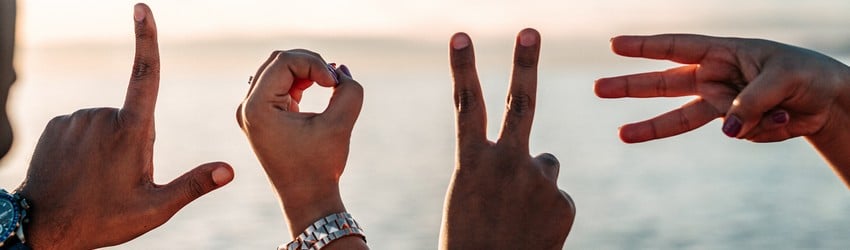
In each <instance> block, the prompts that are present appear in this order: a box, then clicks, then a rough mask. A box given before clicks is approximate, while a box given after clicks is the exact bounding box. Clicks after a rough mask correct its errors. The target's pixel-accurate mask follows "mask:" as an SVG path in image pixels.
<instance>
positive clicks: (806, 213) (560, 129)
mask: <svg viewBox="0 0 850 250" xmlns="http://www.w3.org/2000/svg"><path fill="white" fill-rule="evenodd" d="M501 40H504V41H508V42H509V41H512V39H511V36H505V37H504V38H501ZM504 41H502V42H500V41H488V42H487V43H483V42H482V43H481V44H480V45H477V48H478V52H479V56H478V59H479V69H480V73H481V75H482V76H481V78H482V82H483V83H484V91H485V96H486V99H487V105H488V108H489V110H490V115H489V119H490V130H489V134H490V135H491V138H495V135H496V134H497V132H498V128H499V123H500V120H501V116H502V109H503V108H502V107H503V106H504V105H503V104H502V102H503V101H504V94H505V92H506V89H507V79H508V76H509V75H508V72H509V69H510V61H511V45H510V44H509V43H506V42H504ZM547 42H548V41H547V40H545V36H544V48H543V53H544V55H543V59H542V63H541V69H540V85H539V94H538V97H539V100H538V110H537V113H536V119H535V124H534V131H533V134H532V139H531V142H532V145H531V151H532V152H533V153H535V154H536V153H542V152H551V153H553V154H555V155H557V156H558V157H559V159H560V160H561V163H562V167H561V173H560V179H559V185H560V187H561V188H563V189H565V190H567V191H568V192H569V193H570V194H571V195H572V197H573V198H574V199H575V201H576V203H577V207H578V217H577V220H576V224H575V226H574V227H573V231H572V233H571V235H570V237H569V239H568V241H567V244H566V246H565V248H570V249H635V248H637V249H682V248H694V249H752V248H760V249H799V248H816V249H830V248H832V249H835V248H846V247H847V246H849V245H850V237H847V235H850V216H847V211H850V195H848V192H847V190H846V188H845V187H844V186H843V184H842V183H841V182H840V181H839V180H838V178H837V177H835V176H834V175H833V173H832V172H831V170H830V169H829V168H828V166H826V164H824V163H823V162H822V160H821V159H820V158H819V157H818V155H817V154H816V152H814V151H813V150H812V149H811V148H810V147H809V146H808V144H807V143H806V142H805V141H804V140H802V139H793V140H789V141H787V142H783V143H774V144H763V145H757V144H752V143H748V142H743V141H736V140H730V139H727V138H725V137H724V136H723V135H722V134H721V132H720V122H719V121H715V122H713V123H711V124H709V125H707V126H706V127H704V128H702V129H700V130H698V131H696V132H693V133H690V134H686V135H683V136H679V137H676V138H670V139H666V140H661V141H656V142H650V143H645V144H640V145H626V144H623V143H621V142H619V140H618V139H617V136H616V135H617V127H618V126H620V125H621V124H623V123H626V122H631V121H637V120H641V119H645V118H649V117H652V116H654V115H656V114H659V113H662V112H665V111H667V110H669V109H671V108H674V107H677V106H678V105H681V104H683V103H685V102H687V101H688V98H679V99H667V100H650V99H642V100H637V99H635V100H601V99H597V98H596V97H595V96H594V95H593V93H592V84H593V81H594V80H595V79H596V78H598V77H602V76H611V75H618V74H626V73H635V72H643V71H647V70H662V69H664V68H667V67H670V66H672V64H670V63H666V62H653V61H645V60H637V59H623V58H617V57H615V56H613V55H610V54H608V52H607V51H608V50H607V44H606V43H605V40H604V39H602V40H600V41H585V42H584V43H577V44H573V43H570V42H557V41H552V42H548V43H547ZM161 47H162V50H163V53H162V67H163V69H162V72H163V75H162V84H161V87H160V95H159V102H158V107H157V114H156V119H157V121H156V123H157V124H156V125H157V141H156V146H155V149H154V150H155V159H154V164H155V168H156V173H155V179H156V180H157V181H158V182H159V183H166V182H168V181H170V180H171V179H173V178H175V177H177V176H179V175H180V174H182V173H183V172H185V171H188V170H189V169H191V168H193V167H194V166H197V165H198V164H201V163H203V162H208V161H225V162H229V163H230V164H232V165H233V166H234V167H235V170H236V179H235V180H234V181H233V182H232V183H231V184H230V185H228V186H227V187H225V188H222V189H220V190H218V191H214V192H213V193H211V194H209V195H207V196H205V197H203V198H201V199H199V200H197V201H196V202H194V203H192V204H190V205H189V206H187V207H186V208H184V209H183V210H182V211H181V212H180V213H178V214H177V215H176V216H175V217H174V218H172V219H171V221H169V222H168V223H167V224H165V225H163V226H161V227H160V228H157V229H156V230H153V231H151V232H150V233H148V234H146V235H144V236H142V237H140V238H138V239H136V240H134V241H131V242H129V243H127V244H125V245H122V246H119V247H115V248H116V249H173V248H175V247H177V248H185V249H273V248H275V247H276V246H277V245H279V244H281V243H283V242H284V241H285V240H288V239H289V236H288V235H289V233H288V231H287V228H286V226H285V222H284V220H283V218H282V216H281V214H280V210H279V206H278V204H277V201H276V199H275V198H274V197H275V196H274V194H273V192H272V190H271V188H270V185H269V184H268V182H267V180H266V177H265V174H264V173H263V171H262V169H261V167H260V165H259V164H258V163H257V161H256V159H255V158H254V155H253V153H252V152H251V150H250V149H249V146H248V143H247V141H246V139H245V138H244V136H243V135H242V133H241V131H240V130H239V128H238V126H237V125H236V122H235V120H234V112H235V108H236V106H237V105H238V103H239V102H240V101H241V99H242V98H243V97H244V95H245V93H246V91H247V87H248V86H247V85H246V82H247V79H248V76H249V75H251V74H253V72H254V71H255V70H256V68H255V67H257V66H258V65H259V64H260V63H261V62H262V60H264V59H265V58H266V56H267V54H268V53H269V52H270V51H271V50H273V49H280V48H294V47H310V48H322V49H320V50H318V51H319V52H320V53H323V54H324V55H326V59H327V60H328V61H334V62H338V63H345V64H347V65H349V66H350V67H351V70H352V72H353V74H354V77H355V78H356V79H357V80H359V81H360V82H361V83H362V84H363V85H364V86H365V88H366V101H365V105H364V109H363V113H362V114H361V116H360V119H359V121H358V123H357V126H356V128H355V130H354V135H353V138H352V150H351V155H350V159H349V161H348V166H347V168H346V172H345V175H344V177H343V179H342V193H343V197H344V199H345V201H346V206H347V208H348V209H349V211H350V212H351V213H353V214H354V215H355V216H356V218H357V219H358V220H359V221H360V222H361V223H362V224H363V225H365V228H366V231H367V233H368V235H369V243H370V245H371V246H372V247H373V248H374V249H435V248H436V243H437V238H438V233H439V225H440V218H441V209H442V203H443V195H444V193H445V189H446V187H447V185H448V180H449V177H450V175H451V172H452V167H453V160H454V159H453V158H454V120H453V119H454V118H453V113H452V101H451V100H452V99H451V87H450V77H449V76H450V75H449V69H448V66H447V58H446V51H445V50H446V48H444V45H443V44H422V43H416V42H412V41H403V40H398V41H396V40H386V41H383V40H381V41H371V40H352V41H347V42H331V41H326V40H310V39H294V40H293V39H279V40H271V41H264V42H233V43H225V42H211V43H209V44H206V43H195V44H192V45H190V44H162V45H161ZM352 48H362V49H352ZM20 56H21V61H20V67H21V77H22V78H21V80H20V81H19V82H18V83H16V85H15V89H14V92H13V97H12V104H11V106H12V107H13V110H12V117H14V118H15V120H14V126H15V129H16V135H17V137H16V141H15V143H16V144H15V148H14V149H13V152H12V153H11V155H10V156H8V157H7V159H4V161H3V165H4V166H3V168H2V169H1V170H0V183H2V184H3V186H4V187H6V188H12V187H14V186H15V185H16V184H17V183H19V182H20V181H21V180H22V179H23V175H24V173H25V167H26V166H27V163H28V162H29V160H30V156H29V155H30V153H31V152H32V150H33V148H34V144H35V142H36V140H37V138H38V136H39V134H40V132H41V130H42V129H43V127H44V125H45V124H46V123H47V121H48V120H49V119H50V118H52V117H53V116H56V115H61V114H66V113H71V112H73V111H74V110H76V109H79V108H86V107H97V106H114V107H116V106H119V105H121V103H122V100H123V97H124V90H125V88H126V82H127V79H128V77H129V70H130V66H131V56H132V47H131V46H129V45H109V46H89V47H87V46H82V45H80V46H77V45H69V46H68V47H61V48H48V49H38V50H36V49H30V50H24V51H22V52H21V53H20ZM844 61H845V62H848V60H847V59H846V58H845V59H844ZM329 93H330V92H329V91H328V90H326V89H318V88H314V89H310V90H309V92H308V94H307V95H306V97H305V103H304V106H305V109H306V110H312V111H320V110H322V109H323V108H324V106H325V104H324V103H325V102H326V100H327V97H328V96H329ZM81 202H82V201H81Z"/></svg>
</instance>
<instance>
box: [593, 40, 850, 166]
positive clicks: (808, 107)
mask: <svg viewBox="0 0 850 250" xmlns="http://www.w3.org/2000/svg"><path fill="white" fill-rule="evenodd" d="M611 47H612V49H613V50H614V52H615V53H617V54H619V55H623V56H629V57H643V58H650V59H666V60H671V61H674V62H678V63H683V64H687V65H685V66H681V67H677V68H673V69H669V70H666V71H663V72H650V73H641V74H634V75H626V76H618V77H612V78H603V79H599V80H597V82H596V85H595V91H596V94H597V95H598V96H599V97H603V98H622V97H639V98H650V97H677V96H691V95H692V96H696V98H695V99H694V100H693V101H691V102H689V103H687V104H685V105H684V106H682V107H680V108H678V109H674V110H672V111H670V112H668V113H665V114H662V115H660V116H658V117H655V118H652V119H649V120H646V121H642V122H637V123H632V124H626V125H624V126H623V127H622V128H621V129H620V138H621V139H622V140H623V141H624V142H627V143H637V142H644V141H649V140H655V139H660V138H665V137H670V136H675V135H678V134H681V133H685V132H688V131H691V130H694V129H697V128H699V127H701V126H703V125H705V124H706V123H708V122H710V121H712V120H714V119H716V118H721V117H723V118H724V124H723V132H724V133H725V134H726V135H727V136H730V137H735V138H739V139H747V140H750V141H754V142H776V141H782V140H786V139H789V138H794V137H798V136H804V137H806V138H807V139H808V140H809V141H810V142H811V143H812V144H813V145H814V146H815V147H816V148H817V149H818V150H819V151H820V152H821V154H822V155H823V156H824V157H825V158H826V159H827V161H829V162H830V163H831V164H832V166H833V168H834V169H835V170H836V172H837V173H838V174H839V176H841V177H842V179H844V180H845V182H847V181H848V180H850V158H848V157H846V156H845V155H846V153H844V152H847V151H848V150H850V136H849V135H848V134H847V133H848V132H847V129H846V128H847V127H848V125H850V119H848V114H850V97H848V94H850V92H848V91H850V89H848V84H850V69H849V68H848V67H847V66H846V65H844V64H842V63H840V62H838V61H836V60H834V59H832V58H830V57H827V56H825V55H823V54H820V53H817V52H814V51H811V50H807V49H803V48H798V47H793V46H789V45H785V44H780V43H776V42H772V41H766V40H758V39H741V38H718V37H709V36H701V35H684V34H672V35H656V36H620V37H615V38H613V39H612V40H611Z"/></svg>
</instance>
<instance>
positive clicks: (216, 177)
mask: <svg viewBox="0 0 850 250" xmlns="http://www.w3.org/2000/svg"><path fill="white" fill-rule="evenodd" d="M212 179H213V182H215V185H216V186H221V185H224V184H227V183H228V182H230V180H232V179H233V174H232V173H230V170H227V168H225V167H219V168H216V169H215V170H213V171H212Z"/></svg>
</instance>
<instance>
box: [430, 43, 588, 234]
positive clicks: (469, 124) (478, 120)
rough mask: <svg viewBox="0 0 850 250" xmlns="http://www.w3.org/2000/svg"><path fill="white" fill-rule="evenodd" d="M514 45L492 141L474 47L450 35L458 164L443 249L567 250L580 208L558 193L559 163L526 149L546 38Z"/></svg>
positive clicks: (445, 217) (448, 202)
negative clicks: (498, 126)
mask: <svg viewBox="0 0 850 250" xmlns="http://www.w3.org/2000/svg"><path fill="white" fill-rule="evenodd" d="M516 42H517V44H516V49H515V51H514V69H513V75H512V78H511V86H510V91H509V93H508V99H507V110H506V111H505V118H504V125H503V127H502V130H501V133H500V135H499V139H498V140H496V142H492V141H489V140H488V139H487V113H486V110H485V107H484V97H483V96H482V94H481V86H480V83H479V81H478V74H477V73H476V69H475V55H474V51H473V47H472V42H471V40H470V38H469V36H468V35H466V34H464V33H458V34H455V35H454V36H453V37H452V40H451V45H450V47H451V48H450V49H449V50H450V55H451V68H452V73H453V76H454V99H455V108H456V110H455V111H456V114H457V139H458V140H457V165H456V166H455V171H454V175H453V176H452V181H451V184H450V185H449V190H448V192H447V193H446V204H445V211H444V215H443V227H442V231H441V237H440V248H441V249H561V248H562V247H563V244H564V241H565V240H566V238H567V235H568V234H569V232H570V228H571V227H572V224H573V220H574V218H575V205H574V204H573V201H572V199H571V198H570V196H569V195H567V193H566V192H563V191H561V190H559V189H558V185H557V179H558V170H559V167H560V165H559V163H558V160H557V159H556V158H555V156H553V155H551V154H541V155H539V156H537V157H531V156H530V155H529V150H528V141H529V135H530V133H531V125H532V120H533V118H534V108H535V98H536V93H537V62H538V57H539V53H540V34H538V33H537V31H536V30H533V29H526V30H523V31H521V32H520V34H519V35H518V36H517V41H516Z"/></svg>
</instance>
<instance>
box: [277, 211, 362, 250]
mask: <svg viewBox="0 0 850 250" xmlns="http://www.w3.org/2000/svg"><path fill="white" fill-rule="evenodd" d="M346 236H359V237H360V238H362V239H363V241H364V242H365V241H366V235H365V234H364V233H363V228H361V227H360V224H357V221H354V218H352V217H351V214H349V213H346V212H342V213H336V214H331V215H328V216H326V217H325V218H321V219H319V220H318V221H316V222H314V223H313V224H312V225H310V226H308V227H307V229H305V230H304V232H303V233H301V234H299V235H298V237H296V238H295V240H293V241H292V242H289V243H288V244H286V245H281V246H280V247H278V248H277V249H278V250H319V249H322V248H323V247H325V246H327V245H328V244H330V243H331V242H332V241H334V240H337V239H340V238H342V237H346Z"/></svg>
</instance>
